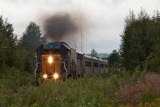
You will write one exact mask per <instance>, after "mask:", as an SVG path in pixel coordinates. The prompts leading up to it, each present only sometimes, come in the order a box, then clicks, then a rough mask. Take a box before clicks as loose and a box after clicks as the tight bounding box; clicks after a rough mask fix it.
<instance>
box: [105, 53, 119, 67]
mask: <svg viewBox="0 0 160 107" xmlns="http://www.w3.org/2000/svg"><path fill="white" fill-rule="evenodd" d="M107 60H108V64H109V65H110V66H113V65H114V64H118V63H119V60H120V55H119V53H118V52H117V51H116V50H113V51H112V53H111V54H110V55H109V56H108V58H107Z"/></svg>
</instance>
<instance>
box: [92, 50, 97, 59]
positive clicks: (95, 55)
mask: <svg viewBox="0 0 160 107" xmlns="http://www.w3.org/2000/svg"><path fill="white" fill-rule="evenodd" d="M90 56H91V57H96V58H98V55H97V52H96V50H95V49H92V51H91V54H90Z"/></svg>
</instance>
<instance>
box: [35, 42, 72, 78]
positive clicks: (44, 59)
mask: <svg viewBox="0 0 160 107" xmlns="http://www.w3.org/2000/svg"><path fill="white" fill-rule="evenodd" d="M36 52H37V64H36V65H37V66H36V71H35V76H36V79H38V78H41V79H60V78H65V77H66V76H67V71H68V57H69V53H70V48H69V46H67V45H66V44H65V43H63V42H53V43H52V42H51V43H48V44H46V45H43V44H42V45H41V46H40V47H39V48H37V50H36Z"/></svg>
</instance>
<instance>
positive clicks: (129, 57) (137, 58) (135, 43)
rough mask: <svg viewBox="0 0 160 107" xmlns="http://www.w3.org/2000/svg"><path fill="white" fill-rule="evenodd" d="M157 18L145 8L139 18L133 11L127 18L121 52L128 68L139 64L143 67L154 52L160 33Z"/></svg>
mask: <svg viewBox="0 0 160 107" xmlns="http://www.w3.org/2000/svg"><path fill="white" fill-rule="evenodd" d="M155 19H156V18H150V17H149V15H148V14H147V12H145V11H144V10H141V11H140V13H139V14H138V17H137V18H136V17H135V15H134V13H133V11H132V12H130V15H129V17H127V18H126V19H125V23H126V24H125V28H124V32H123V35H122V36H121V37H122V43H121V48H120V52H121V56H122V61H123V65H124V67H125V68H126V70H130V71H132V70H134V69H135V67H136V66H138V65H140V68H141V69H142V68H143V64H144V62H145V60H146V58H147V57H148V56H149V55H150V54H151V53H152V52H154V49H155V46H156V44H157V43H158V38H159V35H160V25H159V24H158V23H159V22H158V21H157V20H155Z"/></svg>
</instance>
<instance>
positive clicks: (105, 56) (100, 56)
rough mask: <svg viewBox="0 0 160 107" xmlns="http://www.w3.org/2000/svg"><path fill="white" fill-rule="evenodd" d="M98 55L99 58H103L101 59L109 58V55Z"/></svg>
mask: <svg viewBox="0 0 160 107" xmlns="http://www.w3.org/2000/svg"><path fill="white" fill-rule="evenodd" d="M97 55H98V58H101V59H103V58H107V57H108V56H109V54H108V53H98V54H97Z"/></svg>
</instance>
